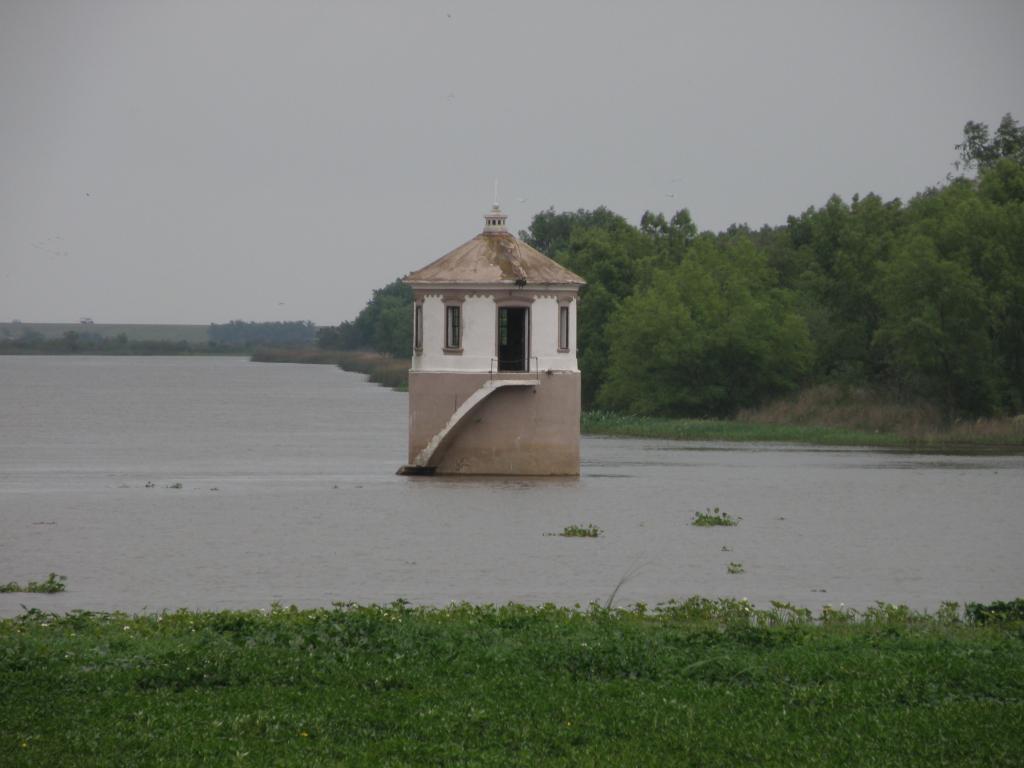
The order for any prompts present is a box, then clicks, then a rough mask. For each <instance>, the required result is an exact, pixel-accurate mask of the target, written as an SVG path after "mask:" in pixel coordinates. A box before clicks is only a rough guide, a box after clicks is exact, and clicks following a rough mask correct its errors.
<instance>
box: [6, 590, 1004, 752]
mask: <svg viewBox="0 0 1024 768" xmlns="http://www.w3.org/2000/svg"><path fill="white" fill-rule="evenodd" d="M823 619H824V620H823V621H819V622H811V621H809V620H808V617H807V615H806V612H801V611H796V610H791V609H786V608H780V609H778V610H771V611H754V610H753V609H752V608H751V606H750V605H749V604H747V603H744V602H740V601H705V600H699V599H696V598H694V599H692V600H690V601H688V602H687V603H683V604H674V605H668V606H663V607H661V608H660V609H659V610H657V611H655V612H644V611H643V610H634V611H616V610H613V611H607V610H603V609H599V608H594V609H592V610H590V611H589V612H578V611H569V610H563V609H557V608H553V607H543V608H528V607H522V606H512V605H510V606H505V607H501V608H495V607H489V606H487V607H472V606H465V605H463V606H453V607H451V608H448V609H444V610H436V609H410V608H408V607H406V606H404V605H392V606H388V607H357V606H338V607H335V608H333V609H319V610H306V611H299V610H294V609H290V610H283V609H278V610H274V611H271V612H267V613H263V612H225V613H189V612H178V613H173V614H164V615H160V616H148V617H128V616H124V615H91V614H72V615H69V616H65V617H57V616H50V615H45V614H41V613H37V612H36V613H28V614H25V615H23V616H22V617H20V618H17V619H8V620H4V621H0V690H2V691H3V692H4V693H3V695H2V696H0V763H2V764H4V765H14V764H17V765H40V766H53V765H96V766H105V765H159V764H165V763H166V764H175V765H199V764H204V765H207V764H208V765H301V766H309V765H336V764H343V765H396V766H398V765H410V766H411V765H415V766H426V765H437V766H442V765H443V766H448V765H502V766H504V765H528V766H538V765H610V766H621V765H651V766H664V765H695V766H696V765H700V766H730V767H731V766H736V765H836V766H839V765H842V766H850V765H900V766H916V765H921V766H925V765H927V766H932V765H954V764H955V765H985V766H999V765H1007V766H1009V765H1020V762H1021V757H1022V754H1024V640H1022V637H1024V635H1022V630H1021V624H1020V623H1019V622H1018V623H1016V624H1002V625H1000V624H987V625H980V626H979V625H970V624H964V623H961V621H959V620H958V618H957V616H956V612H955V611H952V610H946V611H944V612H942V614H941V615H940V616H937V617H925V616H920V615H915V614H912V613H910V612H909V611H907V610H905V609H901V608H892V607H887V608H878V609H876V610H874V611H872V612H869V613H868V615H866V616H863V617H859V618H858V619H857V620H851V618H850V617H849V615H847V614H845V613H839V612H835V611H832V612H828V613H826V614H825V615H824V617H823Z"/></svg>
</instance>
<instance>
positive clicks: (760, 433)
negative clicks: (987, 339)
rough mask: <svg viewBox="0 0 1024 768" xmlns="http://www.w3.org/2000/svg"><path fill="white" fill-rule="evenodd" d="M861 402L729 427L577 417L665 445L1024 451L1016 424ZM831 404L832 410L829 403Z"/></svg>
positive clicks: (801, 404) (816, 394)
mask: <svg viewBox="0 0 1024 768" xmlns="http://www.w3.org/2000/svg"><path fill="white" fill-rule="evenodd" d="M861 397H865V398H866V397H867V396H866V395H856V396H855V397H853V398H841V397H840V396H838V395H834V394H833V393H832V392H831V390H830V388H828V387H816V388H813V389H811V390H807V391H805V392H803V393H801V394H800V395H799V396H798V397H797V398H795V399H793V400H787V401H780V402H778V403H772V404H770V405H768V406H765V407H764V408H761V409H757V410H753V411H745V412H742V413H740V414H739V415H738V416H737V418H735V419H728V420H726V419H670V418H658V417H649V416H627V415H623V414H617V413H607V412H602V411H589V412H586V413H584V414H583V418H582V425H581V426H582V430H583V432H585V433H589V434H594V435H612V436H618V437H649V438H659V439H669V440H723V441H759V442H792V443H807V444H811V445H853V446H879V447H889V448H911V449H917V450H939V449H957V448H960V449H976V450H984V449H993V450H1010V451H1016V450H1022V449H1024V417H1020V416H1018V417H1016V418H1001V419H978V420H972V421H964V422H953V423H947V422H946V421H944V420H943V419H942V417H941V416H940V415H939V414H938V413H936V412H935V411H934V410H932V409H931V408H929V407H928V406H924V405H920V404H915V405H899V404H894V403H891V402H885V401H884V400H882V399H876V400H872V401H868V400H866V399H865V401H863V402H862V401H861ZM830 400H834V402H830Z"/></svg>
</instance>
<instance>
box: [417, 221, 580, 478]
mask: <svg viewBox="0 0 1024 768" xmlns="http://www.w3.org/2000/svg"><path fill="white" fill-rule="evenodd" d="M505 222H506V216H505V214H504V213H502V211H501V210H500V209H499V208H498V206H497V205H495V206H494V207H493V208H492V210H491V211H490V212H488V213H487V214H486V215H485V216H484V230H483V232H481V233H480V234H479V235H477V236H476V237H474V238H473V239H472V240H470V241H468V242H466V243H464V244H462V245H460V246H459V247H458V248H456V249H455V250H453V251H451V252H450V253H448V254H446V255H444V256H442V257H441V258H440V259H438V260H437V261H434V262H432V263H431V264H428V265H427V266H425V267H423V268H422V269H419V270H416V271H415V272H412V273H410V274H409V275H407V276H406V277H405V279H404V282H405V283H407V284H408V285H409V286H410V287H411V288H412V289H413V296H414V303H413V355H412V368H411V370H410V372H409V463H408V465H406V466H405V467H403V468H402V470H401V471H402V472H403V473H408V474H435V473H436V474H489V475H577V474H579V468H580V453H579V439H580V432H579V427H580V372H579V368H578V366H577V363H576V312H577V306H578V304H579V290H580V288H581V287H582V286H583V285H584V281H583V279H582V278H580V277H579V276H578V275H576V274H574V273H572V272H570V271H569V270H568V269H566V268H565V267H562V266H561V265H559V264H557V263H556V262H554V261H552V260H551V259H549V258H548V257H547V256H545V255H544V254H542V253H541V252H540V251H538V250H536V249H535V248H532V247H531V246H529V245H527V244H526V243H524V242H523V241H521V240H519V239H517V238H516V237H515V236H513V235H512V234H511V233H509V231H508V230H507V229H506V227H505Z"/></svg>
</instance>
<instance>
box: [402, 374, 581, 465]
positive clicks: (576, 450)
mask: <svg viewBox="0 0 1024 768" xmlns="http://www.w3.org/2000/svg"><path fill="white" fill-rule="evenodd" d="M498 378H500V379H502V380H510V379H522V380H530V381H533V382H535V384H533V385H531V386H515V387H505V388H499V389H495V390H494V391H493V392H491V393H489V394H488V396H487V397H485V398H484V399H482V400H481V401H480V403H479V405H477V406H476V407H474V408H473V409H472V410H470V411H469V412H468V413H466V414H465V416H464V417H463V418H462V419H461V420H460V421H459V422H458V423H457V424H455V425H454V426H452V425H450V424H449V421H450V420H451V418H452V416H453V415H454V414H455V413H456V411H458V410H459V408H460V406H461V405H462V404H463V403H465V402H466V401H467V400H468V399H470V398H471V397H472V396H473V395H474V393H476V392H478V390H480V389H481V387H484V386H488V382H493V381H494V380H495V379H498ZM446 427H450V429H449V431H448V432H447V433H445V436H444V439H443V440H441V441H437V440H436V438H437V436H438V435H439V434H441V433H442V432H444V430H445V429H446ZM432 441H434V442H433V443H432ZM434 445H436V446H437V448H436V449H434V447H433V446H434ZM424 449H428V451H432V455H431V457H430V460H429V461H427V462H424V461H423V460H422V457H423V454H424ZM418 459H420V460H419V461H418ZM399 471H400V472H401V473H402V474H436V475H578V474H579V473H580V374H579V373H578V372H571V371H552V372H550V373H548V372H545V371H541V372H539V373H500V374H498V373H495V374H488V373H454V372H434V371H410V373H409V464H408V465H407V466H406V467H403V469H402V470H399Z"/></svg>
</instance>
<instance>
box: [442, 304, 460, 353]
mask: <svg viewBox="0 0 1024 768" xmlns="http://www.w3.org/2000/svg"><path fill="white" fill-rule="evenodd" d="M444 313H445V322H444V345H445V347H446V348H448V349H459V348H460V347H461V346H462V307H459V306H452V305H451V304H449V305H448V306H446V307H445V308H444Z"/></svg>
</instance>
